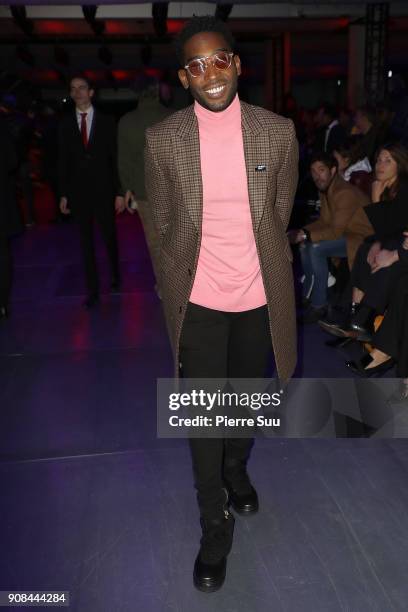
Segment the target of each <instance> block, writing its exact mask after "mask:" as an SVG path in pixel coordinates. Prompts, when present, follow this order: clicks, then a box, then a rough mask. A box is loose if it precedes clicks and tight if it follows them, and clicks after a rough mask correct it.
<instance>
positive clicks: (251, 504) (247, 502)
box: [226, 483, 259, 516]
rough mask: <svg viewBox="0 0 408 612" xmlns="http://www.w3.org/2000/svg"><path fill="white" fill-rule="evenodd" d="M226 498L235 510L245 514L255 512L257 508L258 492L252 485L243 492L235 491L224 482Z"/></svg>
mask: <svg viewBox="0 0 408 612" xmlns="http://www.w3.org/2000/svg"><path fill="white" fill-rule="evenodd" d="M226 487H227V491H228V500H229V503H230V504H231V506H232V507H233V509H234V510H235V512H237V513H238V514H242V515H245V516H249V515H250V514H256V513H257V512H258V510H259V501H258V494H257V492H256V491H255V489H254V487H253V486H252V485H250V490H249V491H248V492H245V493H239V492H238V491H235V490H234V489H233V488H232V487H230V486H229V485H228V484H227V483H226Z"/></svg>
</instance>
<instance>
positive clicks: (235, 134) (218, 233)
mask: <svg viewBox="0 0 408 612" xmlns="http://www.w3.org/2000/svg"><path fill="white" fill-rule="evenodd" d="M194 111H195V114H196V116H197V120H198V127H199V134H200V157H201V174H202V181H203V222H202V240H201V248H200V254H199V258H198V266H197V272H196V276H195V279H194V285H193V290H192V293H191V296H190V302H193V304H198V305H200V306H205V307H206V308H212V309H214V310H222V311H224V312H242V311H244V310H252V309H253V308H258V307H259V306H263V305H264V304H266V297H265V289H264V286H263V282H262V277H261V271H260V267H259V259H258V253H257V250H256V245H255V238H254V233H253V229H252V220H251V211H250V207H249V196H248V182H247V173H246V167H245V156H244V144H243V139H242V126H241V105H240V102H239V98H238V95H237V96H236V97H235V98H234V100H233V102H232V103H231V104H230V106H229V107H228V108H226V109H225V110H223V111H221V112H218V113H214V112H212V111H209V110H207V109H205V108H204V107H203V106H201V105H200V104H198V103H197V102H195V105H194Z"/></svg>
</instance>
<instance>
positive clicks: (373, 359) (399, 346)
mask: <svg viewBox="0 0 408 612" xmlns="http://www.w3.org/2000/svg"><path fill="white" fill-rule="evenodd" d="M389 255H390V256H389V261H390V262H391V261H399V262H400V263H401V265H402V268H403V275H402V276H401V278H400V279H399V281H398V282H397V284H396V287H395V288H394V291H393V293H392V296H391V299H390V302H389V304H388V307H387V312H386V313H385V316H384V319H383V321H382V323H381V325H380V327H379V329H378V330H377V332H376V333H375V334H374V336H373V339H372V340H371V344H372V346H373V347H374V348H373V350H372V351H371V352H370V353H368V352H365V353H364V354H363V356H362V357H361V359H360V360H358V361H346V366H347V367H348V368H349V369H350V370H352V371H353V372H354V373H355V374H358V375H359V376H362V377H364V378H368V377H370V376H378V375H380V374H384V373H385V372H386V371H387V370H389V369H390V368H392V367H393V366H394V364H395V363H396V364H397V376H398V377H399V378H401V379H402V380H401V388H400V391H399V397H397V396H396V395H394V399H397V400H399V401H401V400H404V399H405V400H408V316H407V313H408V232H404V240H403V242H402V245H401V246H400V247H399V248H398V249H394V250H393V251H392V252H391V253H390V254H389Z"/></svg>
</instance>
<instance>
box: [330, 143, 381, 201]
mask: <svg viewBox="0 0 408 612" xmlns="http://www.w3.org/2000/svg"><path fill="white" fill-rule="evenodd" d="M333 156H334V157H335V158H336V160H337V165H338V173H339V174H340V176H342V177H343V178H344V180H345V181H350V183H351V184H352V185H355V186H356V187H358V188H359V189H361V191H364V193H365V194H366V195H367V196H368V197H370V196H371V183H372V180H373V176H372V168H371V164H370V162H369V159H368V157H367V156H365V154H364V152H363V151H362V149H361V147H360V146H359V144H358V142H356V141H355V139H352V138H350V139H349V140H348V141H347V142H345V143H344V145H341V146H338V147H336V149H335V150H334V151H333Z"/></svg>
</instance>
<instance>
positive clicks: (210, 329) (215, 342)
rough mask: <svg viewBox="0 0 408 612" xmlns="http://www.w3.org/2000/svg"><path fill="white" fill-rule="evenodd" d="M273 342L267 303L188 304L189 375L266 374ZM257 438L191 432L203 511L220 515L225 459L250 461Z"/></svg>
mask: <svg viewBox="0 0 408 612" xmlns="http://www.w3.org/2000/svg"><path fill="white" fill-rule="evenodd" d="M271 348H272V344H271V337H270V331H269V317H268V311H267V307H266V306H262V307H260V308H256V309H254V310H248V311H245V312H221V311H218V310H212V309H209V308H204V307H202V306H198V305H196V304H191V303H189V304H188V307H187V312H186V316H185V320H184V324H183V329H182V333H181V338H180V363H181V372H182V376H183V377H185V378H225V377H229V378H244V377H245V378H263V377H264V376H265V372H266V368H267V365H268V358H269V355H270V352H271ZM253 443H254V441H253V439H252V438H233V439H222V438H217V439H216V438H190V450H191V456H192V463H193V474H194V482H195V487H196V489H197V500H198V505H199V508H200V513H201V516H204V517H207V518H213V517H217V516H219V515H220V513H222V508H223V505H224V503H225V493H224V491H223V464H224V460H227V459H236V460H239V461H244V462H246V461H247V460H248V458H249V455H250V451H251V448H252V446H253Z"/></svg>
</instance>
